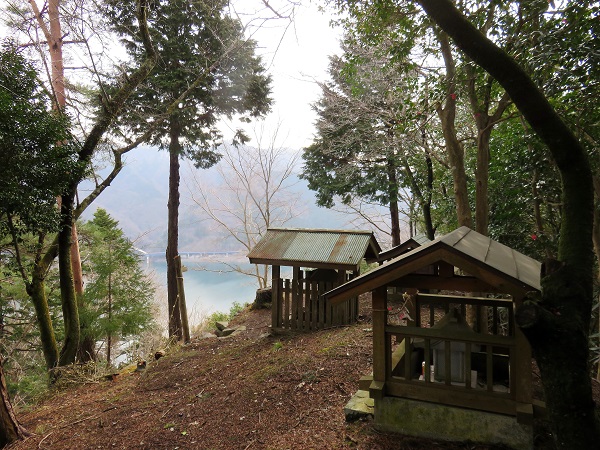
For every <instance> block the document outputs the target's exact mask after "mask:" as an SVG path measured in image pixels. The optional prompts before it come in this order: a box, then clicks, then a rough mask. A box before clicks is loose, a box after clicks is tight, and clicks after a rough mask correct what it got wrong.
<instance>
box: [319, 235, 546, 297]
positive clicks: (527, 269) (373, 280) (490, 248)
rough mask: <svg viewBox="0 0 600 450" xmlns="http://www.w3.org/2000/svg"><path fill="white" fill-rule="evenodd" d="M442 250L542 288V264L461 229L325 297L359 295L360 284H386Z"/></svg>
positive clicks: (513, 279) (524, 284) (507, 277)
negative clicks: (421, 259) (378, 282)
mask: <svg viewBox="0 0 600 450" xmlns="http://www.w3.org/2000/svg"><path fill="white" fill-rule="evenodd" d="M440 249H445V250H449V249H450V250H452V251H453V252H455V253H456V254H458V255H461V256H463V257H465V258H468V259H470V260H475V261H476V262H477V263H478V264H480V265H481V266H482V267H483V268H485V267H486V266H487V269H488V270H490V271H494V272H495V273H499V274H501V275H502V276H503V278H504V279H508V280H512V282H513V283H514V284H515V285H519V286H521V287H522V288H529V289H531V290H538V291H539V290H540V289H541V285H540V270H541V263H540V262H539V261H536V260H535V259H533V258H530V257H528V256H526V255H523V254H522V253H519V252H517V251H516V250H513V249H512V248H510V247H507V246H506V245H503V244H500V243H499V242H496V241H494V240H492V239H491V238H489V237H487V236H484V235H482V234H480V233H477V232H476V231H473V230H471V229H470V228H467V227H460V228H458V229H456V230H454V231H453V232H451V233H449V234H447V235H445V236H441V237H439V238H437V239H435V240H433V241H429V242H426V243H424V244H423V245H422V246H420V247H418V248H415V249H414V250H411V251H410V252H407V253H404V254H402V255H400V256H398V257H396V258H394V259H391V260H389V261H388V262H386V263H385V264H383V265H382V266H379V267H378V268H376V269H374V270H372V271H370V272H367V273H365V274H363V275H361V276H359V277H357V278H354V279H353V280H351V281H349V282H348V283H346V284H343V285H342V286H339V287H338V288H336V289H333V290H332V291H330V292H328V293H327V294H326V295H327V296H329V295H330V294H331V295H333V296H339V295H342V296H343V295H346V292H350V291H352V292H351V296H354V295H357V291H360V285H361V284H362V283H365V282H367V281H369V282H370V284H369V286H370V288H373V286H379V285H383V284H385V282H386V281H387V280H389V279H390V278H392V277H393V274H394V273H396V272H398V273H400V274H402V267H403V266H404V265H405V264H406V263H408V262H412V261H415V260H417V259H419V257H420V255H421V254H422V255H424V256H425V255H426V254H427V255H429V254H431V253H432V252H436V251H438V250H440ZM473 275H476V274H473ZM400 276H403V275H400ZM378 279H380V280H382V281H381V284H377V280H378ZM424 287H425V286H424ZM360 292H362V291H360ZM340 300H342V298H340Z"/></svg>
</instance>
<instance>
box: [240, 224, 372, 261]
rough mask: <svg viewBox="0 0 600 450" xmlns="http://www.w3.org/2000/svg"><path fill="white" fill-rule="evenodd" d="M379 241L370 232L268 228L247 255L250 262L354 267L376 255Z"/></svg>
mask: <svg viewBox="0 0 600 450" xmlns="http://www.w3.org/2000/svg"><path fill="white" fill-rule="evenodd" d="M379 251H380V247H379V244H378V243H377V240H376V239H375V237H374V235H373V233H372V232H370V231H354V230H321V229H289V228H270V229H268V230H267V232H266V233H265V235H264V236H263V238H262V239H261V240H260V241H259V242H258V243H257V244H256V246H255V247H254V248H253V249H252V250H251V251H250V253H249V254H248V258H249V259H250V262H251V263H266V264H269V263H270V262H279V263H280V265H285V264H281V263H282V262H289V263H291V264H289V265H299V264H300V263H303V264H304V267H315V266H311V263H313V264H317V265H318V266H323V265H331V267H335V266H358V265H359V264H360V261H361V260H362V259H363V258H364V257H365V255H367V254H368V255H369V256H370V255H374V256H376V255H377V254H378V253H379Z"/></svg>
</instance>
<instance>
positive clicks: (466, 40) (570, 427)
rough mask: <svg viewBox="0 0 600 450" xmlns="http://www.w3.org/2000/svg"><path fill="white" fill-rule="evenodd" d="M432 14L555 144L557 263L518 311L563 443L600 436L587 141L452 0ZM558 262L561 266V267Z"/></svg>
mask: <svg viewBox="0 0 600 450" xmlns="http://www.w3.org/2000/svg"><path fill="white" fill-rule="evenodd" d="M418 1H419V3H420V4H421V5H422V6H423V8H424V9H425V11H426V12H427V14H428V15H429V16H430V17H431V18H433V20H434V21H435V22H436V23H437V24H438V25H439V26H440V27H442V28H443V29H444V30H445V31H446V32H447V33H448V34H449V35H450V36H452V38H453V39H454V40H455V42H456V44H457V45H458V47H460V48H461V49H462V50H463V51H464V52H465V53H466V54H467V55H468V56H469V57H470V58H471V59H473V61H475V62H476V63H477V64H479V65H480V66H482V67H483V68H484V69H485V70H486V71H488V72H489V73H490V75H492V76H493V77H494V78H495V79H496V80H497V81H498V82H499V83H500V84H501V85H502V86H503V87H504V89H505V90H506V91H507V93H508V94H509V95H510V98H511V99H512V100H513V102H514V104H515V105H516V106H517V108H519V110H520V111H521V112H522V113H523V116H524V117H525V119H526V120H527V121H528V122H529V124H530V125H531V127H532V128H533V129H534V131H535V132H536V133H537V134H538V136H539V137H540V138H541V139H542V141H543V142H544V143H545V144H546V145H547V146H548V149H549V150H550V152H551V154H552V157H553V159H554V161H555V162H556V166H557V167H558V169H559V171H560V174H561V181H562V191H563V197H562V202H563V207H564V211H563V214H562V223H561V230H560V241H559V253H558V259H559V261H558V262H551V261H550V262H549V264H546V265H545V267H546V268H547V270H545V271H543V273H542V276H543V278H542V296H541V300H540V301H531V302H527V303H526V304H525V305H523V306H522V307H521V308H519V309H518V310H517V325H518V326H520V327H521V328H522V329H523V332H524V333H525V335H526V336H527V338H528V340H529V342H530V343H531V347H532V350H533V353H534V355H535V358H536V360H537V362H538V365H539V367H540V373H541V378H542V383H543V385H544V392H545V396H546V406H547V412H548V417H549V419H550V422H551V424H552V427H553V432H554V438H555V441H556V444H557V446H558V447H559V448H561V449H574V448H589V446H590V445H591V444H592V443H593V442H600V425H599V424H598V420H597V419H596V415H595V405H594V401H593V397H592V386H591V377H590V367H589V349H588V334H589V325H590V320H591V311H592V303H593V301H592V297H593V288H592V287H593V264H594V260H593V253H592V250H591V245H590V243H591V242H592V226H593V213H592V212H593V205H594V193H593V185H592V172H591V168H590V165H589V161H588V159H587V154H586V153H585V151H584V149H583V147H582V146H581V144H580V143H579V142H578V141H577V139H576V137H575V135H574V134H573V133H572V132H571V130H570V129H569V128H568V127H567V126H566V125H565V123H564V122H563V121H562V120H561V118H560V117H559V116H558V114H557V113H556V111H554V109H553V108H552V106H551V105H550V103H549V102H548V100H547V99H546V98H545V96H544V95H543V94H542V93H541V91H540V90H539V89H538V88H537V86H536V85H535V84H534V83H533V81H532V80H531V77H529V76H528V75H527V73H526V72H525V71H524V70H523V69H522V68H521V67H520V66H519V65H518V64H517V63H516V62H515V60H514V59H512V58H511V57H510V56H508V55H507V54H506V53H505V52H503V51H502V50H501V49H499V48H498V47H497V46H496V45H494V44H493V43H492V42H491V41H490V40H488V39H487V38H485V36H483V35H482V34H481V33H479V32H478V31H477V29H476V28H475V27H473V25H472V24H471V23H469V21H468V20H467V19H466V18H465V17H464V16H463V15H462V14H461V13H460V12H459V11H458V10H457V9H456V8H455V7H454V5H453V3H452V2H451V1H450V0H418ZM554 268H556V269H554Z"/></svg>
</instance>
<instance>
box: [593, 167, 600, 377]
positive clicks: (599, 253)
mask: <svg viewBox="0 0 600 450" xmlns="http://www.w3.org/2000/svg"><path fill="white" fill-rule="evenodd" d="M594 192H595V194H596V204H595V207H594V226H593V232H592V241H593V243H594V253H595V254H596V261H597V263H598V266H597V267H598V272H597V274H596V276H597V279H598V283H599V284H600V178H598V176H594ZM596 301H597V302H599V303H600V298H597V299H596ZM598 332H599V333H600V314H598ZM599 347H600V345H599ZM597 364H598V366H597V369H596V380H598V381H600V362H599V363H597Z"/></svg>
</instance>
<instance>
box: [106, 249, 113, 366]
mask: <svg viewBox="0 0 600 450" xmlns="http://www.w3.org/2000/svg"><path fill="white" fill-rule="evenodd" d="M109 251H110V249H109ZM108 322H109V323H111V322H112V272H111V273H109V274H108ZM111 353H112V333H111V332H110V331H109V332H108V334H107V336H106V367H110V364H111V361H112V354H111Z"/></svg>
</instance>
